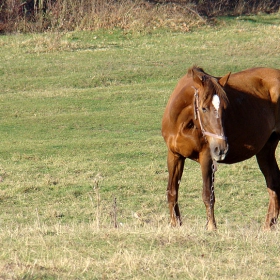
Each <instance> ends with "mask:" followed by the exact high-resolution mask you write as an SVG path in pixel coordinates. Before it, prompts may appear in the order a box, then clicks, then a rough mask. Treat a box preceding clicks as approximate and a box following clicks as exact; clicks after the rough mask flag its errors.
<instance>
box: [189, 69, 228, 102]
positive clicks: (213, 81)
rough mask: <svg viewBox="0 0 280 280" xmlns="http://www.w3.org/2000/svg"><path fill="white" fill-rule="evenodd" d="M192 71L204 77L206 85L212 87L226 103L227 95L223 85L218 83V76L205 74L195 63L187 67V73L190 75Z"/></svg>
mask: <svg viewBox="0 0 280 280" xmlns="http://www.w3.org/2000/svg"><path fill="white" fill-rule="evenodd" d="M193 71H196V72H200V73H201V74H202V76H203V77H204V78H205V80H204V82H205V83H207V86H209V87H212V88H213V89H214V90H215V92H216V94H217V95H218V96H219V98H221V99H223V100H224V101H225V102H226V104H228V102H229V101H228V97H227V94H226V92H225V91H224V89H223V87H222V86H221V85H220V84H219V78H217V77H214V76H212V75H209V74H207V73H206V72H205V71H204V70H203V68H201V67H198V66H196V65H194V66H192V67H191V68H189V69H188V75H190V76H191V75H192V73H193Z"/></svg>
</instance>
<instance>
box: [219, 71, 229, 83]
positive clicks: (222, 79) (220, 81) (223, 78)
mask: <svg viewBox="0 0 280 280" xmlns="http://www.w3.org/2000/svg"><path fill="white" fill-rule="evenodd" d="M230 75H231V72H229V73H228V74H226V75H225V76H223V77H222V78H221V79H220V80H219V84H220V85H221V86H222V87H224V86H225V85H226V84H227V82H228V79H229V76H230Z"/></svg>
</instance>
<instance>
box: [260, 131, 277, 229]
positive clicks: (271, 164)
mask: <svg viewBox="0 0 280 280" xmlns="http://www.w3.org/2000/svg"><path fill="white" fill-rule="evenodd" d="M278 141H279V137H278V135H277V134H272V135H271V136H270V138H269V140H268V141H267V143H266V144H265V146H264V147H263V148H262V150H261V151H260V152H259V153H258V154H257V155H256V157H257V161H258V164H259V167H260V169H261V171H262V173H263V175H264V177H265V180H266V185H267V189H268V193H269V205H268V211H267V215H266V220H265V225H264V228H265V229H270V228H271V227H273V226H274V225H275V224H276V221H277V218H278V215H279V208H280V205H279V203H280V171H279V167H278V164H277V161H276V159H275V150H276V147H277V144H278Z"/></svg>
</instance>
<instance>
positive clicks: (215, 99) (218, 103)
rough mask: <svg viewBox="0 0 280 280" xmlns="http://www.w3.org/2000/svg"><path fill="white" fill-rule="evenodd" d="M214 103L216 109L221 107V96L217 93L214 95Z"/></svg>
mask: <svg viewBox="0 0 280 280" xmlns="http://www.w3.org/2000/svg"><path fill="white" fill-rule="evenodd" d="M212 104H213V106H214V107H215V109H216V110H217V111H218V110H219V108H220V98H219V96H218V95H217V94H215V95H214V96H213V99H212Z"/></svg>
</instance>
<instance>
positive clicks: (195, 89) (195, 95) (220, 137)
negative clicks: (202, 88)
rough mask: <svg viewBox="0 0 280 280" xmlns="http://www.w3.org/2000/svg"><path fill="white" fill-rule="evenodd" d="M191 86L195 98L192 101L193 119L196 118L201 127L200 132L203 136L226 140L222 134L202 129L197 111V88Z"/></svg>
mask: <svg viewBox="0 0 280 280" xmlns="http://www.w3.org/2000/svg"><path fill="white" fill-rule="evenodd" d="M192 88H193V89H194V98H195V101H194V116H195V119H198V122H199V125H200V129H201V132H202V134H203V136H206V135H207V136H210V137H214V138H217V139H221V140H227V138H226V137H225V136H224V135H219V134H214V133H211V132H208V131H206V130H205V129H204V127H203V125H202V122H201V118H200V113H199V110H198V89H197V88H195V87H193V86H192Z"/></svg>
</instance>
